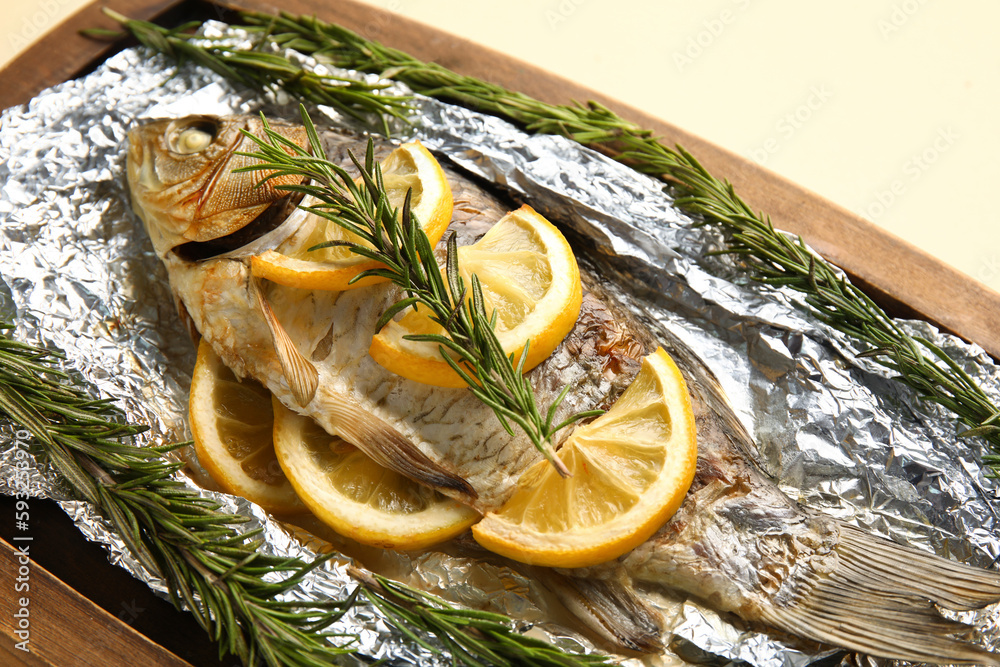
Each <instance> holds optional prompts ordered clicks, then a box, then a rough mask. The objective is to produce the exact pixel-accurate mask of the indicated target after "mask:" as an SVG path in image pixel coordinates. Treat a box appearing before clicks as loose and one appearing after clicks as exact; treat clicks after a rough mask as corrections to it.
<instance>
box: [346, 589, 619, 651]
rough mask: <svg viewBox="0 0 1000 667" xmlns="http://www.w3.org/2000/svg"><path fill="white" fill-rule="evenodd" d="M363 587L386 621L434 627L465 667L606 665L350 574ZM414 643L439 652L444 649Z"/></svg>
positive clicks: (481, 616)
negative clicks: (363, 585)
mask: <svg viewBox="0 0 1000 667" xmlns="http://www.w3.org/2000/svg"><path fill="white" fill-rule="evenodd" d="M352 574H353V575H354V576H355V577H356V578H357V579H359V580H361V581H363V582H364V583H365V587H364V591H365V595H368V596H370V597H369V600H371V602H372V604H374V605H375V606H376V607H378V608H379V610H380V611H382V613H383V614H385V615H386V616H387V617H388V618H393V619H396V621H397V623H398V624H400V625H406V624H410V625H415V626H430V627H433V628H436V632H435V635H436V636H437V637H438V638H439V639H440V640H441V641H442V643H443V644H444V646H445V648H446V649H447V650H448V652H449V653H450V654H451V656H452V658H453V659H454V660H457V661H458V662H460V663H461V664H463V665H470V666H472V665H483V664H488V665H512V666H513V665H537V666H538V667H567V666H570V665H574V666H575V665H579V666H581V667H582V666H583V665H607V664H609V663H608V661H607V658H605V657H603V656H599V655H582V654H567V653H564V652H563V651H560V650H559V649H557V648H555V647H554V646H552V645H551V644H548V643H546V642H544V641H541V640H538V639H532V638H530V637H526V636H525V635H523V634H520V633H515V634H513V635H512V634H511V632H510V630H511V627H510V619H509V618H507V617H506V616H503V615H501V614H495V613H492V612H487V611H482V612H469V611H467V610H463V609H458V608H456V607H454V606H452V605H450V604H448V603H447V602H445V601H444V600H442V599H440V598H438V597H436V596H433V595H430V594H428V593H425V592H423V591H421V590H418V589H415V588H411V587H410V586H406V585H404V584H401V583H399V582H396V581H392V580H391V579H386V578H385V577H382V576H379V575H373V574H370V573H368V572H363V571H355V572H353V573H352ZM412 639H413V640H414V641H415V642H417V643H419V644H421V645H422V646H424V648H427V649H429V650H431V651H433V652H435V653H440V650H439V649H438V648H437V647H435V646H432V645H430V644H427V643H426V642H423V641H421V640H420V638H419V637H416V636H414V637H412Z"/></svg>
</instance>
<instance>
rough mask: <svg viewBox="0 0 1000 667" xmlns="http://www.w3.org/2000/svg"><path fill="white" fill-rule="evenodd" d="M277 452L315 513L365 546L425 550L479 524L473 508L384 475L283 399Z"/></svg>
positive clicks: (277, 425) (276, 433)
mask: <svg viewBox="0 0 1000 667" xmlns="http://www.w3.org/2000/svg"><path fill="white" fill-rule="evenodd" d="M274 449H275V451H276V452H277V455H278V460H279V461H280V462H281V467H282V469H283V470H284V471H285V474H286V475H287V476H288V479H289V480H290V481H291V483H292V486H294V487H295V490H296V491H297V492H298V494H299V497H300V498H302V501H303V502H304V503H305V504H306V506H307V507H308V508H309V509H310V510H311V511H312V513H313V514H315V515H316V517H317V518H318V519H319V520H320V521H322V522H323V523H325V524H326V525H328V526H329V527H330V528H332V529H333V530H335V531H337V532H338V533H340V534H341V535H343V536H345V537H350V538H352V539H354V540H357V541H358V542H361V543H362V544H368V545H371V546H376V547H381V548H383V549H396V550H411V549H423V548H425V547H429V546H431V545H434V544H437V543H439V542H443V541H445V540H448V539H450V538H452V537H455V536H456V535H458V534H459V533H461V532H462V531H464V530H466V529H467V528H468V527H469V526H471V525H472V524H473V523H475V522H476V521H478V520H479V514H478V513H476V512H475V511H474V510H472V509H470V508H469V507H466V506H465V505H462V504H461V503H459V502H457V501H455V500H452V499H451V498H448V497H446V496H443V495H441V494H440V493H438V492H437V491H434V490H433V489H430V488H428V487H425V486H422V485H421V484H418V483H417V482H414V481H412V480H410V479H408V478H406V477H403V476H402V475H400V474H398V473H396V472H393V471H391V470H387V469H386V468H383V467H382V466H380V465H379V464H377V463H375V462H374V461H373V460H372V459H370V458H369V457H368V456H367V455H366V454H364V453H363V452H362V451H361V450H359V449H357V448H355V447H353V446H352V445H349V444H348V443H347V442H345V441H344V440H341V439H340V438H338V437H335V436H331V435H329V434H328V433H327V432H326V431H324V430H323V428H322V427H321V426H319V425H318V424H317V423H316V422H315V421H313V420H312V419H310V418H309V417H304V416H302V415H299V414H296V413H295V412H292V411H291V410H289V409H287V408H285V407H284V406H283V405H281V403H279V402H278V401H277V400H275V401H274Z"/></svg>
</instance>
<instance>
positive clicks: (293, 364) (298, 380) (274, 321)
mask: <svg viewBox="0 0 1000 667" xmlns="http://www.w3.org/2000/svg"><path fill="white" fill-rule="evenodd" d="M248 289H249V290H250V298H251V300H252V301H254V302H256V304H257V308H258V310H260V312H261V314H262V315H263V316H264V321H265V322H266V323H267V328H268V329H270V331H271V341H272V342H273V344H274V352H275V354H277V355H278V363H279V364H281V372H282V373H283V374H284V375H285V380H287V381H288V388H289V389H291V391H292V395H293V396H294V397H295V401H296V402H297V403H298V404H299V405H303V406H304V405H308V404H309V402H310V401H312V399H313V396H315V395H316V388H317V387H318V386H319V371H317V370H316V367H315V366H314V365H313V364H312V362H311V361H309V360H308V359H306V358H305V356H303V355H302V353H301V352H299V350H298V348H296V347H295V343H293V342H292V339H291V338H290V337H289V335H288V332H287V331H285V328H284V327H283V326H281V322H279V321H278V318H277V316H276V315H275V314H274V310H272V309H271V304H269V303H268V302H267V299H266V298H265V297H264V292H263V290H261V288H260V281H259V279H257V278H254V277H251V278H250V280H249V281H248Z"/></svg>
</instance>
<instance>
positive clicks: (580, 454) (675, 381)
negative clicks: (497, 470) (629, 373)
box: [472, 349, 698, 568]
mask: <svg viewBox="0 0 1000 667" xmlns="http://www.w3.org/2000/svg"><path fill="white" fill-rule="evenodd" d="M697 456H698V452H697V444H696V436H695V422H694V413H693V412H692V409H691V400H690V395H689V394H688V391H687V386H686V384H685V382H684V378H683V377H682V376H681V373H680V371H679V370H678V369H677V366H676V365H675V364H674V362H673V360H672V359H671V358H670V356H669V355H668V354H667V353H666V352H664V351H663V350H662V349H658V350H657V351H656V352H654V353H653V354H651V355H649V356H647V357H646V358H645V359H643V363H642V367H641V369H640V370H639V374H638V375H637V376H636V378H635V380H633V382H632V384H631V385H629V387H628V389H626V390H625V392H624V393H622V395H621V396H620V397H619V398H618V400H617V401H616V402H615V403H614V405H612V406H611V409H610V410H608V411H607V412H606V413H604V414H603V415H601V416H600V417H598V418H597V419H595V420H594V421H593V422H591V423H589V424H585V425H583V426H580V427H578V428H577V429H576V430H575V431H573V433H571V434H570V436H569V438H567V441H566V443H565V444H564V445H563V446H562V447H561V448H560V449H559V457H560V458H561V459H562V461H563V463H565V464H566V467H567V468H569V470H570V472H571V473H572V477H569V478H565V479H564V478H562V477H560V476H559V475H558V473H557V472H556V471H555V469H554V468H553V467H552V466H551V465H549V464H548V462H546V461H540V462H539V463H537V464H535V465H534V466H532V467H531V468H529V469H528V470H527V471H525V473H524V474H523V475H522V476H521V478H520V480H519V481H518V487H517V490H516V491H515V492H514V494H513V495H512V496H511V497H510V499H508V501H507V502H506V503H505V504H504V506H503V507H501V508H500V509H499V510H497V511H496V512H490V513H487V515H486V516H485V517H484V518H483V520H482V521H480V522H479V523H478V524H476V525H475V526H473V528H472V534H473V536H474V537H475V539H476V541H478V542H479V544H481V545H482V546H483V547H485V548H487V549H489V550H490V551H493V552H495V553H498V554H500V555H503V556H507V557H508V558H511V559H513V560H517V561H520V562H523V563H529V564H532V565H544V566H548V567H567V568H572V567H586V566H589V565H595V564H597V563H602V562H605V561H609V560H612V559H614V558H617V557H619V556H621V555H622V554H624V553H626V552H627V551H629V550H630V549H633V548H634V547H636V546H638V545H639V544H641V543H642V542H644V541H645V540H647V539H649V537H650V536H652V534H653V533H654V532H656V530H657V528H659V527H660V526H661V525H662V524H663V522H664V521H666V520H667V519H669V518H670V517H671V516H672V515H673V514H674V512H676V511H677V508H678V507H679V506H680V504H681V501H682V500H683V498H684V496H685V494H686V493H687V490H688V488H689V487H690V486H691V482H692V481H693V479H694V473H695V466H696V463H697Z"/></svg>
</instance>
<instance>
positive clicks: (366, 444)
mask: <svg viewBox="0 0 1000 667" xmlns="http://www.w3.org/2000/svg"><path fill="white" fill-rule="evenodd" d="M320 400H321V403H320V405H319V409H320V410H321V411H322V412H323V413H324V414H325V415H327V416H328V417H329V418H330V421H331V422H332V424H333V427H334V429H335V430H336V432H337V433H336V435H339V436H340V437H341V438H343V439H344V440H346V441H347V442H349V443H351V444H352V445H354V446H355V447H357V448H358V449H360V450H361V451H363V452H364V453H365V454H367V455H368V456H370V457H372V459H374V460H375V461H376V462H377V463H378V464H380V465H382V466H384V467H386V468H389V469H390V470H395V471H396V472H398V473H399V474H401V475H404V476H406V477H409V478H410V479H412V480H415V481H417V482H420V483H422V484H425V485H427V486H429V487H431V488H436V489H451V490H453V491H458V492H460V493H463V494H465V495H466V496H469V497H470V498H478V497H479V494H478V493H476V490H475V489H474V488H472V485H471V484H469V483H468V482H467V481H466V480H465V479H464V478H462V477H460V476H459V475H456V474H455V473H453V472H450V471H448V470H445V469H444V468H443V467H441V466H440V465H439V464H438V463H435V462H434V461H433V460H431V459H430V458H429V457H428V456H427V455H426V454H424V453H423V452H422V451H420V450H419V449H417V447H416V446H415V445H414V444H413V443H412V442H410V441H409V439H407V438H406V437H405V436H404V435H403V434H402V433H400V432H399V431H397V430H396V429H395V428H394V427H393V426H392V425H390V424H389V423H387V422H386V421H384V420H383V419H380V418H379V417H378V416H376V415H374V414H372V413H371V412H369V411H367V410H365V409H364V408H362V407H361V406H360V405H357V404H356V403H354V402H353V401H352V400H351V399H350V398H349V397H347V396H343V395H340V394H332V393H322V394H321V397H320Z"/></svg>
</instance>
